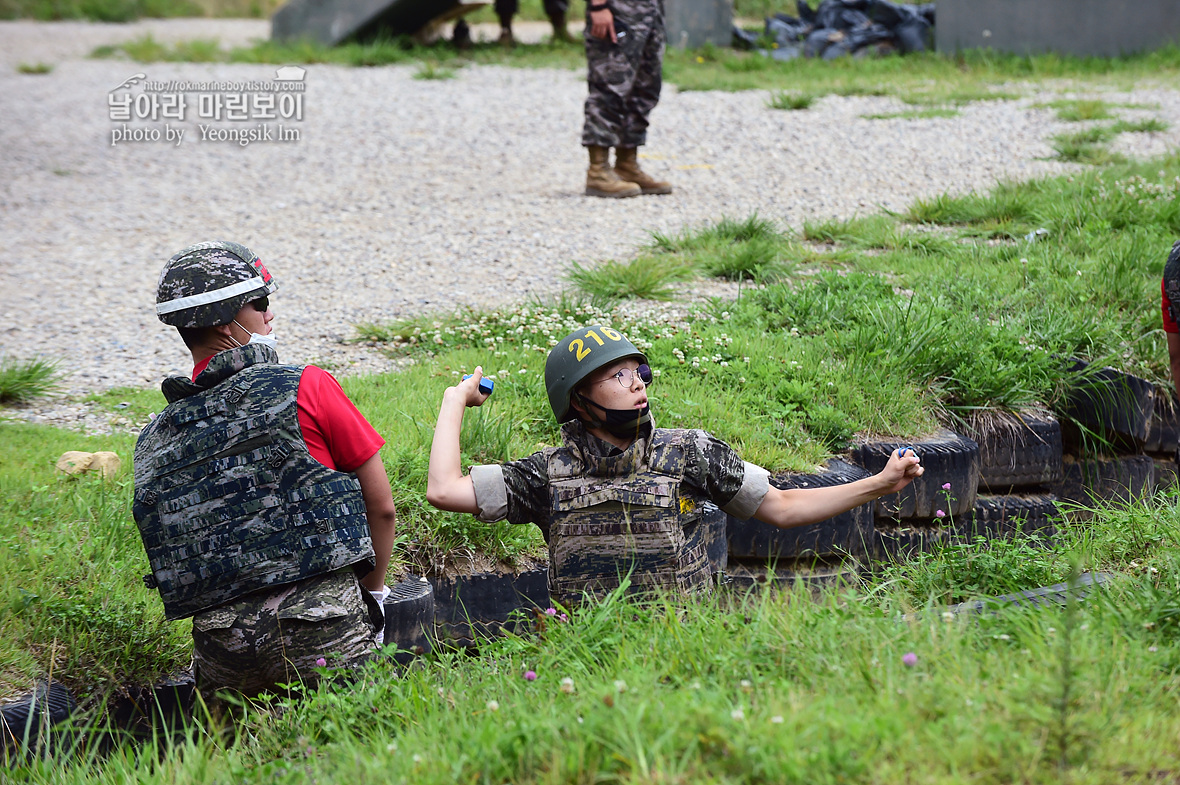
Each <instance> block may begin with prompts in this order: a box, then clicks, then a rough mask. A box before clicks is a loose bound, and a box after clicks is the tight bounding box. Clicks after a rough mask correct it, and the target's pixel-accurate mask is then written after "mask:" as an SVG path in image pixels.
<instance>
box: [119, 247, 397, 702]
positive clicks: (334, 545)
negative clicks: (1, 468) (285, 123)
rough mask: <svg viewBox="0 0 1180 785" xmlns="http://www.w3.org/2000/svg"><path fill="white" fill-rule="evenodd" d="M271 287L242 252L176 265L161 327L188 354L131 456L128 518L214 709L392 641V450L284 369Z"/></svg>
mask: <svg viewBox="0 0 1180 785" xmlns="http://www.w3.org/2000/svg"><path fill="white" fill-rule="evenodd" d="M277 288H278V287H277V284H276V282H275V280H274V279H273V278H272V276H271V274H270V272H269V271H268V270H267V269H266V266H265V265H263V263H262V261H261V260H260V259H259V258H258V257H257V256H256V255H255V254H254V253H253V252H251V251H250V249H249V248H247V247H246V246H244V245H241V244H239V243H232V242H225V241H215V242H207V243H200V244H197V245H192V246H189V247H188V248H185V249H184V250H182V251H180V252H179V253H178V254H176V255H175V256H173V257H172V258H171V259H169V260H168V263H167V264H166V265H165V266H164V269H163V271H162V272H161V274H160V281H159V284H158V286H157V290H156V313H157V315H158V316H159V318H160V320H161V321H162V322H164V323H165V324H169V325H172V326H174V327H176V328H177V329H178V330H179V332H180V335H181V338H182V339H183V340H184V342H185V345H186V346H187V347H188V349H189V352H190V353H191V354H192V359H193V366H194V367H193V372H192V375H191V377H182V376H175V377H169V378H168V379H165V380H164V384H163V391H164V396H165V397H166V399H167V400H168V406H167V407H166V408H165V409H164V410H163V411H162V412H161V413H160V415H159V416H158V417H156V418H155V419H154V420H153V421H152V422H151V423H149V424H148V426H147V427H146V428H144V430H143V432H142V433H141V434H140V437H139V440H138V442H137V443H136V447H135V499H134V504H133V508H132V510H133V514H134V517H135V522H136V524H137V525H138V527H139V531H140V535H141V537H142V539H143V544H144V548H145V550H146V551H147V555H148V562H149V564H150V566H151V572H150V573H149V574H148V575H145V576H144V581H145V583H146V584H147V586H148V587H149V588H154V589H157V590H158V591H159V593H160V597H161V599H162V600H163V602H164V611H165V615H166V616H167V617H168V618H170V619H181V618H187V617H191V618H192V620H193V644H194V656H193V660H194V665H195V668H196V672H197V680H198V685H199V686H200V687H201V689H202V690H203V691H205V692H206V693H207V694H209V693H212V692H213V691H215V690H218V689H223V688H228V689H233V690H237V691H239V692H242V693H244V694H247V695H254V694H257V693H259V692H263V691H271V690H274V689H275V688H276V686H277V685H279V684H288V683H292V682H294V681H298V680H302V681H304V682H309V681H314V680H315V673H316V671H315V668H316V665H317V664H320V661H321V660H322V662H323V663H326V664H327V665H329V666H332V667H349V666H353V665H356V664H359V663H361V662H363V661H364V660H366V659H368V658H369V657H370V656H371V655H372V651H373V649H374V647H375V646H376V645H379V643H380V635H381V632H382V628H383V625H384V617H383V612H382V607H381V606H382V602H383V600H384V598H385V597H386V596H388V593H389V589H388V588H387V587H385V585H384V583H385V572H386V569H387V567H388V565H389V559H390V553H391V550H392V546H393V540H394V527H395V524H396V511H395V509H394V505H393V498H392V493H391V491H390V486H389V481H388V479H387V477H386V474H385V467H384V465H383V464H382V463H381V459H380V457H379V455H378V450H379V449H380V448H381V446H382V445H383V444H384V440H383V439H382V438H381V437H380V435H378V434H377V432H376V431H374V430H373V428H372V426H370V425H369V423H368V422H367V421H366V420H365V418H364V417H363V416H362V415H361V414H360V412H358V411H357V410H356V407H355V406H353V405H352V402H351V401H349V400H348V398H347V396H345V395H344V392H343V391H342V390H341V389H340V386H339V384H337V383H336V380H335V379H333V378H332V377H331V376H330V375H329V374H328V373H327V372H325V371H323V370H322V369H320V368H316V367H315V366H310V365H309V366H293V365H280V364H279V362H278V355H277V352H276V348H275V347H276V343H275V339H274V335H273V328H272V326H271V321H272V319H273V318H274V313H273V312H272V311H271V308H270V302H269V296H270V295H271V294H273V293H274V292H275V290H276V289H277Z"/></svg>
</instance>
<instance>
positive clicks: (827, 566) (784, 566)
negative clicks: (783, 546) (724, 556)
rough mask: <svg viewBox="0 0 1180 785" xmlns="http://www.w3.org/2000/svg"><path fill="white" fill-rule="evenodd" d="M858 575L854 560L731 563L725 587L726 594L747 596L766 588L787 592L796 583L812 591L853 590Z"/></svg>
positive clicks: (743, 561) (858, 563)
mask: <svg viewBox="0 0 1180 785" xmlns="http://www.w3.org/2000/svg"><path fill="white" fill-rule="evenodd" d="M860 573H861V565H860V562H858V561H856V560H855V559H843V560H835V561H825V560H814V559H786V560H782V561H774V560H769V559H730V560H729V571H728V572H726V573H725V578H726V581H725V583H724V587H725V589H726V590H728V591H738V592H746V591H749V590H750V589H753V588H755V587H761V586H767V585H769V586H771V587H772V588H778V589H789V588H793V587H794V586H795V585H796V584H799V583H802V584H804V585H806V586H807V587H808V588H810V589H813V590H815V589H821V588H825V587H829V586H848V585H852V586H855V585H856V584H858V583H859V582H860Z"/></svg>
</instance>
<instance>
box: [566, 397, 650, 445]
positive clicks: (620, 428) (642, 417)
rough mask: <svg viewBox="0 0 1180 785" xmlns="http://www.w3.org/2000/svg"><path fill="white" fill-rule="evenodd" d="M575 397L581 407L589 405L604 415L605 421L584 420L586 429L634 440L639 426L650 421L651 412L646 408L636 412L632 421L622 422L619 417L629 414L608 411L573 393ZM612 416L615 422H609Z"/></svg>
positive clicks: (616, 410)
mask: <svg viewBox="0 0 1180 785" xmlns="http://www.w3.org/2000/svg"><path fill="white" fill-rule="evenodd" d="M575 395H577V397H578V400H579V401H580V402H581V403H582V404H583V405H585V404H589V405H590V406H594V407H596V408H598V409H601V410H602V412H603V414H605V415H606V419H602V420H585V421H584V422H585V423H586V427H587V428H601V429H603V430H605V431H606V432H607V433H613V434H615V435H616V436H630V437H633V438H634V437H637V436H638V435H639V428H640V426H642V425H643V424H644V423H646V422H649V421H650V420H651V410H650V409H649V408H648V407H646V406H645V407H644V408H643V409H640V410H638V412H637V413H636V415H635V417H634V418H633V419H631V418H628V419H627V420H626V421H623V420H622V418H621V417H619V415H624V416H625V415H627V414H630V412H625V411H621V410H619V409H608V408H606V407H605V406H603V405H602V404H599V403H596V402H594V401H592V400H590V399H589V398H587V397H586V396H585V395H582V394H581V393H575ZM586 414H587V415H589V412H586ZM612 414H614V415H615V417H616V421H615V422H611V421H610V420H611V415H612Z"/></svg>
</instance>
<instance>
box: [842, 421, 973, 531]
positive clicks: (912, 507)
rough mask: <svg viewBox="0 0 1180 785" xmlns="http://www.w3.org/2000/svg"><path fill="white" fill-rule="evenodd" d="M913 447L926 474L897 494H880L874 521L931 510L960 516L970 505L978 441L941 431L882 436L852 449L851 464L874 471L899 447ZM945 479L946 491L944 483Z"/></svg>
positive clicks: (928, 514) (922, 515)
mask: <svg viewBox="0 0 1180 785" xmlns="http://www.w3.org/2000/svg"><path fill="white" fill-rule="evenodd" d="M903 447H904V448H907V449H908V448H911V447H912V448H913V449H914V451H915V452H916V453H917V454H918V457H919V458H921V460H922V467H923V468H924V469H925V473H924V474H923V475H922V476H921V477H919V478H918V479H916V480H914V481H913V482H912V483H910V484H909V485H908V486H906V488H905V489H903V490H902V491H901V493H894V494H890V495H888V496H882V497H881V498H880V499H878V500H877V503H876V506H875V507H874V510H873V514H874V515H875V516H876V518H877V520H878V521H880V520H894V521H896V520H913V519H922V520H932V519H934V518H935V517H936V516H935V512H936V511H937V510H942V511H943V512H944V513H946V514H949V515H952V516H954V515H964V514H966V513H968V512H970V511H971V508H972V507H974V506H975V496H976V494H977V493H978V490H979V445H978V444H977V443H976V442H975V441H974V440H973V439H970V438H968V437H966V436H960V435H959V434H957V433H954V432H952V431H945V430H944V431H940V432H939V433H937V434H935V435H934V436H931V437H929V438H926V439H916V440H913V441H900V440H897V439H884V440H880V441H876V440H874V441H869V442H865V443H863V444H861V445H859V446H857V447H855V448H854V449H853V450H852V454H851V455H852V462H853V463H855V464H857V465H859V466H861V467H863V468H865V469H867V470H868V471H869V472H871V473H874V474H875V473H877V472H879V471H881V469H884V468H885V464H886V463H888V462H889V456H891V455H892V454H893V453H895V452H896V451H897V450H898V449H900V448H903ZM947 483H950V486H951V487H950V490H949V491H948V490H943V487H942V486H943V485H945V484H947Z"/></svg>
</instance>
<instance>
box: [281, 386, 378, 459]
mask: <svg viewBox="0 0 1180 785" xmlns="http://www.w3.org/2000/svg"><path fill="white" fill-rule="evenodd" d="M298 405H299V428H300V429H301V430H302V431H303V441H304V443H306V444H307V449H308V451H309V452H310V453H311V455H312V457H313V458H315V459H316V460H317V461H319V462H320V463H322V464H324V465H325V466H327V467H328V468H330V469H337V470H339V471H342V472H351V471H355V470H356V468H357V467H358V466H360V465H361V464H363V463H364V462H365V461H367V460H369V459H370V458H372V457H373V456H374V455H376V454H377V451H378V450H380V449H381V447H382V446H383V445H384V444H385V440H384V439H382V438H381V434H379V433H377V431H376V430H374V429H373V426H372V425H370V424H369V421H368V420H366V419H365V417H364V415H362V414H361V413H360V412H359V411H357V408H356V406H354V405H353V403H352V401H350V400H349V399H348V396H347V395H345V394H344V390H342V389H341V388H340V383H339V382H337V381H336V379H334V378H333V377H332V374H330V373H328V372H327V371H325V370H324V369H322V368H317V367H315V366H314V365H309V366H307V367H306V368H304V369H303V375H302V376H301V377H300V379H299V393H298Z"/></svg>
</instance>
